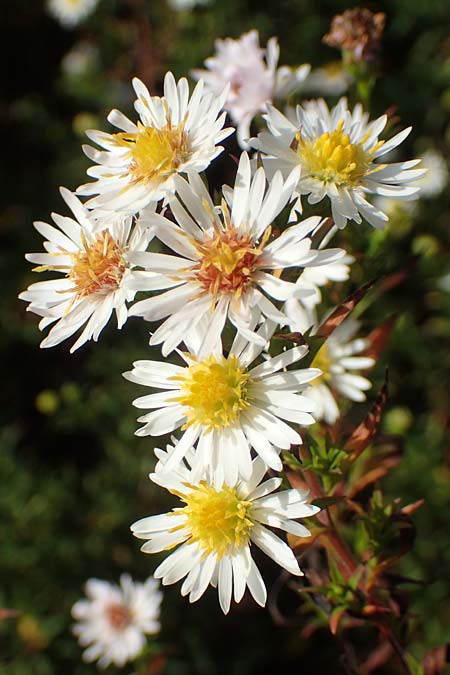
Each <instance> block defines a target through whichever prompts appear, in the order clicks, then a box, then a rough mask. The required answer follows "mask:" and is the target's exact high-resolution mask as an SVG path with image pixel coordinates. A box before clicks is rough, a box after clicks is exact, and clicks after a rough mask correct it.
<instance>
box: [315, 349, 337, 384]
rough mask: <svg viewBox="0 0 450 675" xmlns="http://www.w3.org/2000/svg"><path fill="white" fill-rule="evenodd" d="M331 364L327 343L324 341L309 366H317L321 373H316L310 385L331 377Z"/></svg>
mask: <svg viewBox="0 0 450 675" xmlns="http://www.w3.org/2000/svg"><path fill="white" fill-rule="evenodd" d="M332 365H333V361H332V359H331V357H330V351H329V349H328V345H327V343H326V342H325V343H324V344H323V345H322V346H321V348H320V349H319V351H318V352H317V354H316V355H315V357H314V359H313V361H312V363H311V368H319V369H320V370H321V371H322V374H321V375H318V376H317V377H316V379H315V380H314V381H313V382H312V386H314V385H316V384H319V383H321V382H326V381H327V380H329V379H331V373H330V368H331V366H332Z"/></svg>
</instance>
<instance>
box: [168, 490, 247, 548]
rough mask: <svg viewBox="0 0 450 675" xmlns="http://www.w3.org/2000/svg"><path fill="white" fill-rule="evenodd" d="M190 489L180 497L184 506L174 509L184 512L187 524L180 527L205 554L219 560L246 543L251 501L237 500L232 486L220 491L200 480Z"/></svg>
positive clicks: (179, 512) (180, 512) (237, 497)
mask: <svg viewBox="0 0 450 675" xmlns="http://www.w3.org/2000/svg"><path fill="white" fill-rule="evenodd" d="M190 487H192V488H193V490H192V492H190V493H189V494H188V495H184V496H183V501H184V502H185V503H186V506H185V507H184V508H183V509H181V510H180V511H177V512H176V513H177V515H180V514H184V515H185V516H186V518H187V523H186V524H185V525H183V528H188V529H190V531H191V539H190V541H192V542H196V543H197V544H198V545H199V546H200V548H201V549H203V550H204V552H205V554H206V555H208V554H209V553H216V554H217V555H218V557H219V559H220V558H221V557H222V556H223V555H224V554H225V553H228V552H232V551H233V550H235V549H238V548H241V547H242V546H245V545H247V544H248V540H249V534H250V530H251V528H252V527H253V525H254V523H253V520H252V518H251V509H252V503H251V502H249V501H246V500H244V499H241V498H240V497H239V495H238V494H237V492H236V490H235V489H234V488H231V487H228V486H224V487H222V489H220V490H216V489H215V488H214V487H211V486H209V485H207V484H206V483H205V482H204V481H201V482H200V484H198V485H195V486H190Z"/></svg>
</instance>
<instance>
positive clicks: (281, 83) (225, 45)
mask: <svg viewBox="0 0 450 675" xmlns="http://www.w3.org/2000/svg"><path fill="white" fill-rule="evenodd" d="M215 47H216V55H215V56H212V57H210V58H208V59H206V61H205V66H206V67H207V70H194V71H193V72H192V76H193V77H194V78H196V79H199V78H203V80H204V81H205V87H206V88H207V89H208V90H209V91H212V92H213V93H214V94H216V95H217V94H219V93H220V92H221V91H222V90H223V88H224V86H225V85H226V84H227V83H228V82H229V83H230V89H229V92H228V96H227V99H226V101H225V105H224V108H225V110H227V111H228V112H229V113H230V116H231V119H232V121H233V122H234V123H235V124H237V134H238V140H239V144H240V146H241V147H242V148H244V149H245V148H248V145H247V142H246V141H247V139H248V138H249V136H250V123H251V121H252V119H253V118H254V117H255V115H257V114H258V113H261V112H265V111H266V106H267V103H270V102H272V101H273V100H274V99H276V98H286V97H287V96H289V94H291V93H292V92H293V91H295V90H296V89H298V87H299V86H300V84H301V83H302V82H303V80H304V79H305V78H306V76H307V75H308V73H309V70H310V66H309V65H306V64H305V65H302V66H300V67H299V68H297V69H295V70H292V69H291V68H289V67H288V66H282V67H281V68H278V69H277V64H278V58H279V55H280V48H279V46H278V42H277V39H276V38H271V39H270V40H269V41H268V43H267V47H266V48H265V49H261V47H260V46H259V35H258V31H256V30H252V31H250V32H249V33H244V34H243V35H241V37H240V38H239V39H238V40H232V39H231V38H226V39H225V40H216V42H215ZM264 57H265V59H266V60H264Z"/></svg>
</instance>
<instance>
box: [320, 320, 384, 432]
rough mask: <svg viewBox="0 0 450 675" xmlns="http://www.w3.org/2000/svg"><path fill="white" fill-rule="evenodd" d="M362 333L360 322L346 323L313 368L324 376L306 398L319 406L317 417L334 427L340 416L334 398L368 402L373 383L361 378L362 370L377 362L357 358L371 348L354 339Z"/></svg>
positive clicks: (323, 349) (334, 335)
mask: <svg viewBox="0 0 450 675" xmlns="http://www.w3.org/2000/svg"><path fill="white" fill-rule="evenodd" d="M358 329H359V323H358V321H355V320H353V319H347V320H346V321H344V323H342V324H341V325H340V326H338V328H336V330H334V331H333V333H332V334H331V335H330V337H329V338H328V339H327V340H326V341H325V342H324V344H323V345H322V346H321V348H320V349H319V351H318V352H317V354H316V356H315V357H314V360H313V362H312V364H311V367H313V368H319V369H320V370H321V371H322V375H321V376H320V377H318V378H316V379H315V380H314V381H313V382H312V383H311V385H310V387H309V388H308V389H307V396H308V397H310V398H312V399H313V401H315V403H316V406H317V407H316V408H315V410H314V417H315V418H316V420H317V421H319V420H324V421H325V422H327V424H334V422H336V420H337V419H338V418H339V416H340V411H339V407H338V404H337V403H336V399H335V396H334V395H333V392H335V393H336V394H340V395H341V396H343V397H344V398H347V399H349V400H350V401H365V399H366V395H365V393H364V392H365V391H367V389H370V387H371V386H372V383H371V382H370V381H369V380H367V379H366V378H365V377H362V376H361V375H359V373H358V372H354V371H359V370H365V369H366V368H372V366H374V365H375V361H374V359H372V358H370V357H368V356H356V355H358V354H361V353H362V352H364V351H366V350H367V349H368V347H369V346H370V344H369V342H368V340H366V339H362V338H356V339H353V338H354V336H355V334H356V333H357V331H358Z"/></svg>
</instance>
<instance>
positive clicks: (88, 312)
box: [19, 188, 152, 352]
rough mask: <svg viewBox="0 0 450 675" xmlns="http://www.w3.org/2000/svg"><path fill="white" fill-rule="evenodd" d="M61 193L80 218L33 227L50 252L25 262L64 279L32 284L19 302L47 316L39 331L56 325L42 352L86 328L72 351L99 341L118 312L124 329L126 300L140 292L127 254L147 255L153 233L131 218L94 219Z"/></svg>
mask: <svg viewBox="0 0 450 675" xmlns="http://www.w3.org/2000/svg"><path fill="white" fill-rule="evenodd" d="M61 194H62V196H63V198H64V200H65V201H66V203H67V205H68V206H69V207H70V209H71V210H72V212H73V214H74V216H75V219H74V218H68V217H66V216H60V215H58V214H52V219H53V221H54V223H55V225H56V227H54V226H53V225H49V224H47V223H43V222H37V223H34V226H35V228H36V229H37V231H38V232H39V233H40V234H42V235H43V237H45V238H46V241H45V242H44V248H45V250H46V252H45V253H28V254H27V255H26V258H27V260H29V261H30V262H32V263H37V264H38V265H39V266H38V267H36V268H35V271H37V272H45V271H52V272H56V273H57V274H59V275H62V276H60V277H57V278H55V279H51V280H48V281H40V282H37V283H35V284H32V285H31V286H29V288H28V289H27V290H26V291H24V292H23V293H21V294H20V295H19V298H20V299H21V300H25V301H26V302H29V303H30V304H29V306H28V307H27V310H28V311H30V312H34V313H35V314H38V315H39V316H42V317H43V318H42V320H41V322H40V324H39V328H40V330H44V329H45V328H46V327H47V326H49V325H51V324H52V323H54V324H55V325H54V326H53V328H52V329H51V330H50V332H49V334H48V336H47V337H46V338H45V339H44V340H43V341H42V342H41V347H54V346H55V345H57V344H58V343H60V342H62V341H63V340H66V339H67V338H68V337H70V336H71V335H73V334H74V333H75V332H76V331H78V330H79V329H80V328H81V327H82V326H83V325H84V324H86V326H85V328H84V330H83V332H82V333H81V335H80V336H79V338H78V339H77V340H76V342H75V343H74V345H73V346H72V348H71V350H70V351H71V352H73V351H75V350H76V349H78V347H81V345H83V344H84V343H85V342H86V341H87V340H90V339H93V340H95V341H96V340H97V339H98V336H99V334H100V332H101V331H102V330H103V328H104V327H105V325H106V324H107V323H108V321H109V319H110V316H111V314H112V312H113V311H114V312H115V313H116V317H117V326H118V328H121V327H122V326H123V324H124V323H125V321H126V320H127V316H128V311H127V301H128V302H129V301H131V300H132V299H133V298H134V295H135V293H136V292H135V291H133V290H130V289H129V288H127V279H128V277H129V273H130V264H129V262H128V255H129V253H130V252H134V251H141V250H145V249H146V248H147V245H148V242H149V240H150V239H151V237H152V234H151V233H149V232H148V230H147V229H146V228H142V227H141V226H139V225H136V226H135V227H134V229H132V218H131V216H126V215H120V214H110V215H109V216H105V217H103V218H101V219H100V220H94V219H93V218H91V217H90V215H89V212H88V210H87V209H86V208H85V207H84V206H83V204H81V202H80V201H79V200H78V199H77V198H76V197H75V195H74V194H72V193H71V192H69V190H66V189H64V188H62V189H61Z"/></svg>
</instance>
